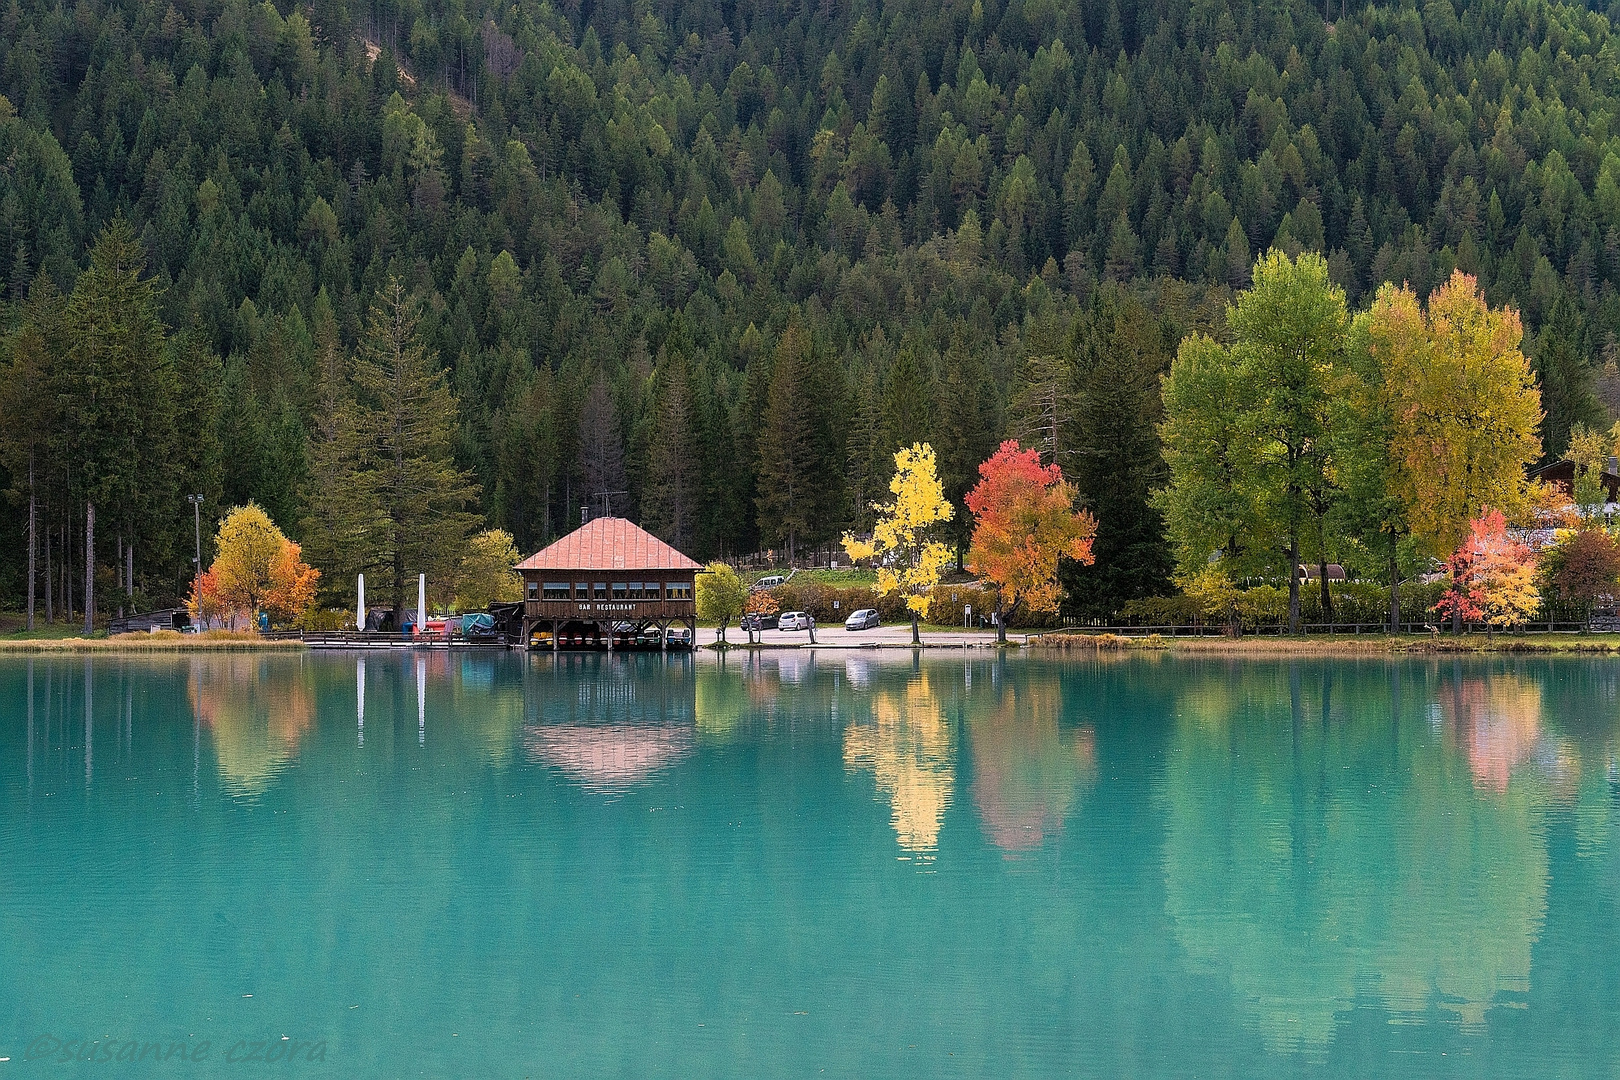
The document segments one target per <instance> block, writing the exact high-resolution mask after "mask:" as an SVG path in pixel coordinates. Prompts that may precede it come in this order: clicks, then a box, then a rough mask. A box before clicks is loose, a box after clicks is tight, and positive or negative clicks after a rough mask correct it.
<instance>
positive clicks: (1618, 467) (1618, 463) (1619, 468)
mask: <svg viewBox="0 0 1620 1080" xmlns="http://www.w3.org/2000/svg"><path fill="white" fill-rule="evenodd" d="M1603 469H1604V471H1605V472H1607V473H1608V474H1609V475H1610V476H1620V457H1615V456H1614V455H1613V454H1610V455H1609V456H1608V457H1606V458H1604V459H1603Z"/></svg>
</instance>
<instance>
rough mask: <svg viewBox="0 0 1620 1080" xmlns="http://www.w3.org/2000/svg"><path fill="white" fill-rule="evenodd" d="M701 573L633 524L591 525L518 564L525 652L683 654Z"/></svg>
mask: <svg viewBox="0 0 1620 1080" xmlns="http://www.w3.org/2000/svg"><path fill="white" fill-rule="evenodd" d="M702 569H703V567H702V566H700V565H699V564H698V563H696V562H694V561H693V560H692V559H689V558H687V557H686V556H685V555H682V554H681V553H680V552H679V551H676V550H675V549H674V548H672V547H670V546H669V545H668V544H666V543H664V542H663V541H662V540H660V539H658V537H656V536H654V535H652V534H651V533H649V532H647V531H646V530H645V529H643V528H641V527H640V526H638V525H636V524H634V523H633V522H630V521H626V520H625V519H624V518H617V517H599V518H595V519H593V520H591V521H589V522H586V523H585V524H584V525H581V526H580V527H579V528H577V529H575V530H574V531H573V532H571V533H569V534H568V535H567V536H565V537H563V538H562V539H561V540H558V541H557V542H556V543H554V544H552V545H551V546H550V547H547V548H545V549H544V550H542V551H538V552H536V553H535V554H533V555H530V556H529V557H528V558H527V559H524V560H523V561H522V562H520V563H518V564H517V571H518V573H519V574H521V575H522V576H523V640H524V641H525V642H527V643H528V646H529V648H531V649H537V648H538V649H553V650H557V649H615V648H656V649H667V648H669V647H670V646H671V645H676V646H679V647H686V648H689V647H691V645H692V644H693V643H694V642H695V641H696V640H697V605H696V604H695V603H694V600H693V591H694V586H695V583H696V580H697V573H698V571H700V570H702ZM672 627H679V628H681V629H684V630H685V635H684V638H682V637H674V636H672V634H671V628H672Z"/></svg>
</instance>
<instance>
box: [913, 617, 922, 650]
mask: <svg viewBox="0 0 1620 1080" xmlns="http://www.w3.org/2000/svg"><path fill="white" fill-rule="evenodd" d="M911 643H912V644H913V645H921V644H922V630H921V628H920V627H919V626H918V625H917V610H916V609H915V608H913V609H912V611H911Z"/></svg>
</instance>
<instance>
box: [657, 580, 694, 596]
mask: <svg viewBox="0 0 1620 1080" xmlns="http://www.w3.org/2000/svg"><path fill="white" fill-rule="evenodd" d="M664 598H665V599H666V600H690V599H692V583H691V582H690V581H667V582H665V583H664Z"/></svg>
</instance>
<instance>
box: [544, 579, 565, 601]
mask: <svg viewBox="0 0 1620 1080" xmlns="http://www.w3.org/2000/svg"><path fill="white" fill-rule="evenodd" d="M541 599H542V600H566V599H568V582H566V581H548V582H546V584H545V589H544V591H543V593H542V595H541Z"/></svg>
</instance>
